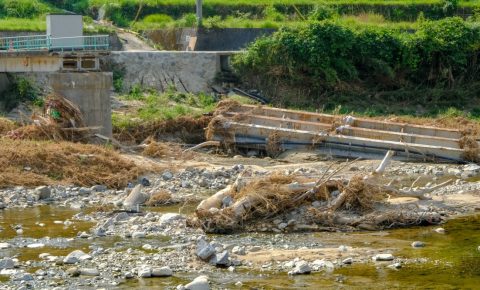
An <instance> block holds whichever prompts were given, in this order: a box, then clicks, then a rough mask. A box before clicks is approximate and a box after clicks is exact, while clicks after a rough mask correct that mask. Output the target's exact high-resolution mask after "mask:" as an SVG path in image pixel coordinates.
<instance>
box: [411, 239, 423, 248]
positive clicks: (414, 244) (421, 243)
mask: <svg viewBox="0 0 480 290" xmlns="http://www.w3.org/2000/svg"><path fill="white" fill-rule="evenodd" d="M423 247H425V243H424V242H420V241H415V242H413V243H412V248H423Z"/></svg>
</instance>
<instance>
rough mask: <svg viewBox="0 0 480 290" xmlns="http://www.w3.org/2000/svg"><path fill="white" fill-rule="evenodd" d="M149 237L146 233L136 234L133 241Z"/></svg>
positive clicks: (133, 235)
mask: <svg viewBox="0 0 480 290" xmlns="http://www.w3.org/2000/svg"><path fill="white" fill-rule="evenodd" d="M146 236H147V234H146V233H145V232H134V233H133V234H132V238H133V239H143V238H145V237H146Z"/></svg>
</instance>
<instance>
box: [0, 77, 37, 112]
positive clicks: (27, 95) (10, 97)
mask: <svg viewBox="0 0 480 290" xmlns="http://www.w3.org/2000/svg"><path fill="white" fill-rule="evenodd" d="M8 77H9V79H10V82H11V83H12V84H11V85H10V87H9V88H8V90H7V91H6V92H4V93H2V95H1V96H0V103H1V104H2V105H3V108H4V109H5V111H7V112H8V111H10V110H11V109H13V108H15V107H16V106H17V105H18V104H19V103H21V102H32V103H33V104H34V105H37V104H38V103H39V102H40V100H39V99H38V94H39V90H38V88H37V87H35V85H34V84H33V82H32V81H30V80H29V79H27V78H24V77H14V76H11V75H8Z"/></svg>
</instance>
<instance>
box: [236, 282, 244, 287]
mask: <svg viewBox="0 0 480 290" xmlns="http://www.w3.org/2000/svg"><path fill="white" fill-rule="evenodd" d="M235 286H237V287H242V286H243V283H242V282H241V281H237V283H235Z"/></svg>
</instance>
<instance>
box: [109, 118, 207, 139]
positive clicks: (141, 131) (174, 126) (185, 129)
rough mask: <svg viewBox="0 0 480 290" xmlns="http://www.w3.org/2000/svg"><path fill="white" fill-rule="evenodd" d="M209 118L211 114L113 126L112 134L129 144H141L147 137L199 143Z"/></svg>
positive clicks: (203, 137)
mask: <svg viewBox="0 0 480 290" xmlns="http://www.w3.org/2000/svg"><path fill="white" fill-rule="evenodd" d="M211 119H212V118H211V116H202V117H200V118H196V119H194V118H191V117H179V118H176V119H174V120H166V121H154V122H148V123H140V124H132V126H130V127H127V128H117V127H114V128H113V129H114V131H113V136H114V137H115V139H116V140H118V141H120V142H123V143H130V144H141V143H143V142H144V141H145V140H146V139H147V138H149V137H153V138H154V139H155V140H166V139H168V138H178V139H180V140H182V141H183V142H185V143H190V144H194V143H200V142H202V141H204V139H205V136H204V129H205V128H206V127H207V126H208V123H209V122H210V120H211Z"/></svg>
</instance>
